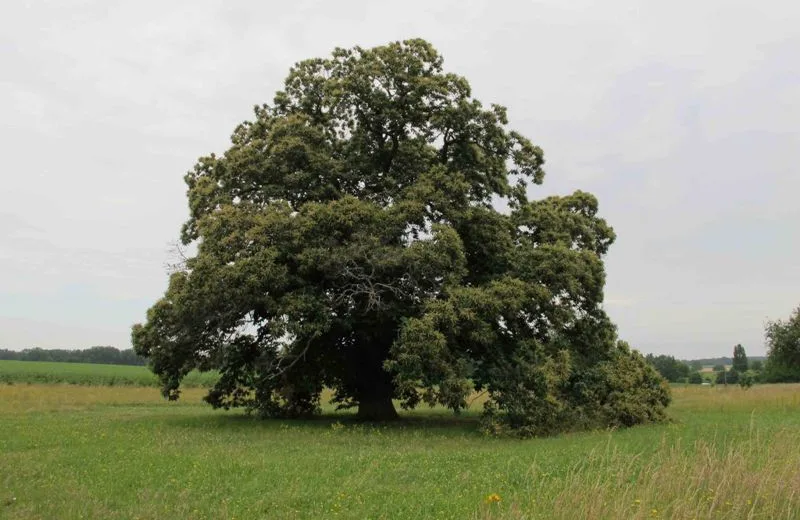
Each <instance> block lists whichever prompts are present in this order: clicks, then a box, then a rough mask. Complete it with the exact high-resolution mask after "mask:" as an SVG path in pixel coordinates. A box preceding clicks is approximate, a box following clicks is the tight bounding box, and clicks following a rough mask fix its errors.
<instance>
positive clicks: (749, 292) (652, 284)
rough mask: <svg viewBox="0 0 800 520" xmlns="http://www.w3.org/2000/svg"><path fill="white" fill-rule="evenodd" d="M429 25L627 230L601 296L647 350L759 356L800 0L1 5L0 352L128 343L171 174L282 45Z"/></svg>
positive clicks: (561, 177) (488, 99)
mask: <svg viewBox="0 0 800 520" xmlns="http://www.w3.org/2000/svg"><path fill="white" fill-rule="evenodd" d="M409 37H423V38H426V39H428V40H429V41H431V42H432V43H433V44H434V45H436V46H437V48H438V49H439V51H440V52H441V53H442V54H443V55H444V57H445V66H446V68H447V69H448V70H449V71H452V72H456V73H458V74H461V75H464V76H466V77H467V78H468V79H469V80H470V82H471V83H472V85H473V90H474V93H475V95H476V97H477V98H478V99H480V100H482V101H483V102H484V103H486V104H488V103H492V102H495V103H500V104H503V105H506V106H507V107H508V109H509V116H510V119H511V120H512V125H513V126H514V127H515V128H516V129H518V130H520V131H522V132H523V133H524V134H525V135H527V136H528V137H530V138H531V139H533V140H534V142H536V143H537V144H539V145H540V146H542V147H543V148H544V150H545V154H546V157H547V172H548V173H547V177H546V179H545V184H544V186H542V187H538V188H536V189H535V190H533V192H532V193H533V195H534V196H537V197H538V196H539V195H547V194H552V193H560V194H563V193H569V192H571V191H573V190H575V189H583V190H586V191H590V192H593V193H595V194H596V195H597V196H598V197H599V199H600V204H601V212H602V215H603V216H604V217H606V218H607V219H608V220H609V222H610V223H611V224H612V225H613V226H614V228H615V230H616V231H617V234H618V235H619V237H618V240H617V242H616V244H615V245H614V246H613V247H612V250H611V253H610V254H609V256H608V259H607V264H606V265H607V270H608V284H607V291H606V308H607V310H608V311H609V313H610V314H611V316H612V317H613V318H614V319H615V321H616V322H617V323H618V325H619V329H620V335H621V336H622V337H623V338H625V339H627V340H629V341H630V342H631V343H632V344H633V345H634V346H635V347H637V348H639V349H640V350H642V351H644V352H655V353H666V354H672V355H675V356H678V357H705V356H712V355H713V356H716V355H730V354H731V351H732V347H733V345H734V344H736V343H742V344H744V345H745V348H746V349H747V351H748V353H749V354H750V355H759V354H763V352H764V347H763V324H764V322H765V320H766V319H767V318H781V317H786V316H788V315H789V313H790V312H791V310H792V309H793V308H794V307H796V306H797V305H798V304H800V204H799V203H798V201H800V197H799V195H800V172H798V166H797V165H798V162H800V128H799V127H798V124H800V3H797V2H793V1H763V2H753V1H747V2H739V1H731V0H703V1H702V2H684V1H672V2H643V1H616V0H606V1H602V2H601V1H597V2H591V1H586V0H580V1H572V0H570V1H566V0H547V1H535V2H530V1H529V2H491V3H490V2H464V1H453V2H444V1H437V2H432V1H424V2H422V1H405V2H392V3H384V2H374V1H373V2H368V1H359V2H354V1H350V2H348V1H342V2H323V1H319V2H310V1H293V2H281V3H274V2H255V1H253V2H222V1H219V2H203V1H184V2H177V1H170V2H155V1H137V2H114V1H92V2H82V1H54V2H47V1H38V2H23V1H14V2H3V3H2V5H0V60H1V61H0V65H2V66H0V142H1V143H3V146H2V149H3V159H4V161H3V168H2V170H0V171H1V172H2V173H0V181H2V183H1V184H0V348H3V347H5V348H12V349H21V348H25V347H34V346H39V347H44V348H50V347H68V348H69V347H76V348H77V347H81V348H82V347H88V346H91V345H103V344H111V345H116V346H119V347H121V348H127V347H128V346H129V344H130V343H129V330H130V325H131V324H132V323H134V322H137V321H141V320H142V319H143V318H144V312H145V310H146V309H147V307H149V306H150V305H151V304H152V303H153V302H154V301H155V300H156V299H157V298H158V297H159V296H160V295H161V294H162V292H163V290H164V289H165V286H166V272H165V269H164V263H165V262H166V261H168V260H169V253H168V249H169V247H168V244H169V242H170V241H172V240H174V239H175V238H176V237H177V235H178V231H179V228H180V225H181V223H182V222H183V220H184V219H185V217H186V215H187V210H186V201H185V188H184V185H183V181H182V177H183V174H184V173H185V172H186V171H187V170H188V169H190V168H191V166H192V165H193V164H194V161H195V160H196V159H197V158H198V157H199V156H201V155H205V154H208V153H210V152H212V151H213V152H222V151H224V150H225V149H226V148H227V144H228V137H229V135H230V133H231V131H232V130H233V128H234V127H235V125H236V124H238V123H240V122H241V121H243V120H245V119H248V118H249V117H250V115H251V107H252V106H253V105H254V104H257V103H261V102H269V101H271V100H272V96H273V94H274V92H275V90H277V89H278V88H280V86H281V83H282V81H283V79H284V77H285V75H286V73H287V72H288V69H289V67H290V66H291V65H292V64H293V63H294V62H296V61H298V60H301V59H304V58H309V57H316V56H324V55H327V54H328V53H329V52H330V51H331V50H332V49H333V48H334V47H335V46H344V47H349V46H352V45H362V46H372V45H378V44H382V43H386V42H388V41H393V40H398V39H405V38H409Z"/></svg>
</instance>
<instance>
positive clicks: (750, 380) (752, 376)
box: [739, 370, 757, 390]
mask: <svg viewBox="0 0 800 520" xmlns="http://www.w3.org/2000/svg"><path fill="white" fill-rule="evenodd" d="M756 377H757V374H756V373H755V372H753V371H752V370H747V371H746V372H744V373H742V375H741V376H739V386H741V387H742V388H744V389H745V390H746V389H748V388H750V387H751V386H753V384H755V382H756Z"/></svg>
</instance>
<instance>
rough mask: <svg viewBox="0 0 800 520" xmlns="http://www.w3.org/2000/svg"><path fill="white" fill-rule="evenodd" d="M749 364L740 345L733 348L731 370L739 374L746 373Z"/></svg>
mask: <svg viewBox="0 0 800 520" xmlns="http://www.w3.org/2000/svg"><path fill="white" fill-rule="evenodd" d="M748 368H749V363H748V362H747V354H746V353H745V350H744V347H743V346H742V345H741V344H738V345H736V346H735V347H733V370H736V371H737V372H739V373H744V372H747V369H748Z"/></svg>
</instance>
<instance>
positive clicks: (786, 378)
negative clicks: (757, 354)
mask: <svg viewBox="0 0 800 520" xmlns="http://www.w3.org/2000/svg"><path fill="white" fill-rule="evenodd" d="M765 332H766V339H767V362H766V364H765V366H764V372H765V373H764V379H765V380H766V381H768V382H774V383H780V382H800V307H798V308H797V309H795V310H794V312H793V313H792V315H791V316H789V319H788V320H777V321H771V322H769V323H767V326H766V331H765Z"/></svg>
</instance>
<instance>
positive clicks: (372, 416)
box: [356, 397, 398, 421]
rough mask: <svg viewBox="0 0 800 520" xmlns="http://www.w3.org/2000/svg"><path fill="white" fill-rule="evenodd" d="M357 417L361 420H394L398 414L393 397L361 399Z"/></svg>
mask: <svg viewBox="0 0 800 520" xmlns="http://www.w3.org/2000/svg"><path fill="white" fill-rule="evenodd" d="M356 418H357V419H359V420H361V421H393V420H395V419H397V418H398V415H397V410H395V409H394V403H392V398H391V397H368V398H365V399H362V400H361V401H359V403H358V413H357V414H356Z"/></svg>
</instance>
